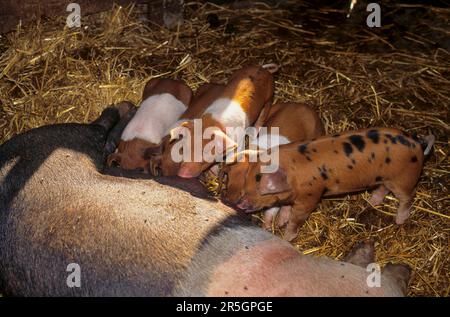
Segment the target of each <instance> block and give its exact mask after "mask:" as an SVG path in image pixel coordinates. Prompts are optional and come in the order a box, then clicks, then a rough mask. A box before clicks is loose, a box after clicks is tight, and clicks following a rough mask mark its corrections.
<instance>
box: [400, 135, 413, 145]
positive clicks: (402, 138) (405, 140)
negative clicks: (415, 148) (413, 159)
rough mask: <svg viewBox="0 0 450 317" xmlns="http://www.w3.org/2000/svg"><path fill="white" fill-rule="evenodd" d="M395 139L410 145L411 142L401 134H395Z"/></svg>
mask: <svg viewBox="0 0 450 317" xmlns="http://www.w3.org/2000/svg"><path fill="white" fill-rule="evenodd" d="M397 140H398V142H400V144H403V145H405V146H408V147H410V146H411V142H409V141H408V140H407V139H406V138H405V137H404V136H403V135H397Z"/></svg>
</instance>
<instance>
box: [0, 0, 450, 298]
mask: <svg viewBox="0 0 450 317" xmlns="http://www.w3.org/2000/svg"><path fill="white" fill-rule="evenodd" d="M329 2H330V3H332V1H329ZM333 2H334V1H333ZM400 2H401V1H400ZM312 3H314V2H308V1H294V2H292V3H291V2H290V1H286V2H284V4H283V5H282V6H277V7H270V6H269V5H267V4H264V3H255V4H252V5H250V4H249V3H247V2H239V4H238V5H237V6H236V5H234V6H233V5H224V6H219V5H216V4H204V3H198V2H189V3H188V4H187V7H186V16H185V24H184V25H183V26H182V27H181V28H180V29H179V30H178V31H172V32H169V31H167V30H165V29H163V28H161V27H159V26H157V25H156V24H154V23H152V22H149V21H145V19H144V18H143V16H142V14H140V13H139V8H136V7H134V8H133V7H128V8H115V9H113V10H111V11H108V12H104V13H101V14H96V15H93V16H91V17H86V18H85V17H82V28H81V29H80V28H78V29H77V28H74V29H67V28H64V24H65V18H60V19H57V20H40V21H35V22H33V23H31V24H30V25H27V26H24V27H20V28H18V29H17V30H16V31H15V32H11V33H9V34H6V35H2V36H1V37H0V54H1V55H0V56H1V57H0V142H3V141H5V140H7V139H9V138H11V137H12V136H14V135H15V134H17V133H20V132H23V131H26V130H28V129H31V128H34V127H38V126H41V125H44V124H50V123H57V122H72V121H76V122H88V121H90V120H92V119H93V118H95V117H96V116H97V115H98V114H99V112H100V111H101V110H102V109H103V108H104V107H106V106H107V105H109V104H112V103H116V102H119V101H121V100H125V99H126V100H131V101H133V102H138V101H139V97H140V94H141V91H142V88H143V85H144V83H145V82H146V81H147V80H148V79H149V78H151V77H154V76H170V77H179V78H183V79H184V80H185V81H186V82H187V83H188V84H189V85H190V86H191V87H192V88H194V89H195V88H196V87H198V86H199V85H200V84H201V83H204V82H209V81H223V80H225V79H226V78H227V76H229V75H230V74H231V72H232V71H233V70H235V69H237V68H239V67H240V66H241V65H245V64H249V63H256V64H262V63H271V62H275V63H277V64H279V65H280V66H281V68H280V70H279V72H278V74H277V75H276V99H277V100H286V101H287V100H291V101H300V102H305V103H308V104H310V105H311V106H313V107H314V108H315V109H316V110H317V111H319V113H320V115H321V118H322V119H323V122H324V124H325V126H326V130H327V133H335V132H340V131H344V130H348V129H355V128H364V127H374V126H390V127H397V128H401V129H404V130H406V131H408V132H410V133H417V134H418V135H425V134H428V133H429V132H431V133H433V134H434V135H435V136H436V137H437V142H436V145H435V148H434V151H433V153H432V154H431V156H430V157H429V159H428V161H427V163H426V165H425V168H424V171H423V176H422V178H421V179H420V182H419V185H418V190H417V195H416V198H415V201H414V207H413V211H412V216H411V218H410V220H409V222H408V223H407V224H405V225H403V226H402V227H398V226H396V225H395V224H394V219H393V215H394V213H395V210H396V204H397V201H396V199H395V198H394V197H393V196H389V197H388V199H387V200H386V203H385V204H384V205H382V206H379V207H376V208H372V207H369V204H368V202H367V201H366V199H368V197H369V194H368V193H362V194H356V195H349V196H346V197H339V198H334V199H325V200H323V201H322V203H321V204H320V207H319V208H318V210H317V211H316V212H315V213H313V215H312V216H311V218H310V219H309V220H308V222H307V224H306V225H305V226H304V227H303V228H302V229H301V232H300V234H299V237H298V239H297V241H295V242H294V246H295V247H296V248H297V249H298V250H300V251H301V252H303V253H306V254H313V255H326V256H329V257H332V258H335V259H341V258H343V256H344V255H345V254H346V253H347V252H348V251H349V250H350V248H351V247H352V246H353V245H354V244H355V243H356V242H357V241H360V240H364V239H368V238H373V239H375V241H376V256H377V261H378V262H379V263H380V264H382V265H384V264H386V263H387V262H401V263H406V264H408V265H409V266H411V268H412V269H413V273H412V279H411V283H410V286H409V295H410V296H449V295H450V261H449V258H450V208H449V206H450V195H449V173H450V169H449V167H450V163H449V157H448V154H449V138H448V137H449V134H450V126H449V104H450V53H449V49H450V36H449V35H450V29H449V26H448V20H449V18H450V9H448V8H442V7H430V6H423V5H406V4H401V3H399V2H397V3H395V2H393V1H392V2H390V1H388V2H387V4H383V7H382V10H383V11H382V19H383V20H382V27H381V28H380V29H376V28H375V29H371V28H368V27H367V26H366V24H365V20H366V16H367V12H366V11H365V5H364V3H363V2H362V1H360V2H359V5H358V6H357V8H356V10H355V12H354V13H353V14H352V16H351V18H349V19H347V18H346V17H345V15H346V13H347V12H346V8H344V7H343V5H340V4H339V5H336V4H335V5H332V6H326V5H324V6H323V7H321V8H317V7H314V6H313V5H312ZM383 3H385V2H383ZM208 185H209V186H211V187H214V186H215V183H214V180H210V181H209V183H208ZM254 218H255V220H256V221H258V219H257V218H258V215H254ZM275 233H276V234H278V235H280V234H281V233H280V232H278V231H277V230H275Z"/></svg>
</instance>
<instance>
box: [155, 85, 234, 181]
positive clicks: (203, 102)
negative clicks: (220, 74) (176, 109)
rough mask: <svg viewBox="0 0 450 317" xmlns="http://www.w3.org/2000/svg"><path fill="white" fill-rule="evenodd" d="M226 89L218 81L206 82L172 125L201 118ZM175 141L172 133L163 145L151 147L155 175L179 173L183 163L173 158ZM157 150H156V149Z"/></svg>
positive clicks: (175, 125) (176, 125) (165, 138)
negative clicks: (172, 139) (171, 137)
mask: <svg viewBox="0 0 450 317" xmlns="http://www.w3.org/2000/svg"><path fill="white" fill-rule="evenodd" d="M224 89H225V85H222V84H216V83H205V84H202V85H201V86H200V87H198V88H197V90H196V91H195V94H194V96H193V97H192V101H191V104H190V105H189V108H188V109H187V110H186V111H185V112H184V113H183V115H182V116H181V117H180V119H179V120H178V121H177V122H176V123H175V124H174V125H173V126H172V127H171V128H175V127H178V126H180V125H182V124H183V122H186V121H189V120H192V119H199V118H201V117H202V116H203V114H204V112H205V111H206V109H207V108H208V106H209V105H210V104H211V103H213V102H214V101H215V100H217V98H218V96H220V95H221V94H222V93H223V91H224ZM174 144H175V142H173V141H171V140H170V135H168V136H167V137H164V139H163V140H162V142H161V146H160V147H159V148H157V149H155V148H149V149H148V150H147V152H146V157H147V158H149V159H150V172H151V174H153V175H154V176H175V175H177V173H178V170H179V168H180V165H181V163H179V162H174V160H173V159H172V155H171V153H172V148H173V145H174ZM155 150H156V151H155Z"/></svg>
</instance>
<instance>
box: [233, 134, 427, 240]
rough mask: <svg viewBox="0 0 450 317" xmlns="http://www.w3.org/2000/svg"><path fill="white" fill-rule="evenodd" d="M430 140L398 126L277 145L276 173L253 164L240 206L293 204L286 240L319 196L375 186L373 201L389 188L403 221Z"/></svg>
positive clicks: (398, 220) (250, 208)
mask: <svg viewBox="0 0 450 317" xmlns="http://www.w3.org/2000/svg"><path fill="white" fill-rule="evenodd" d="M433 143H434V136H432V135H429V136H426V137H424V138H423V139H420V140H415V139H413V138H411V137H409V136H407V135H406V134H405V133H403V132H402V131H400V130H396V129H389V128H376V129H365V130H357V131H353V132H346V133H344V134H341V135H335V136H325V137H321V138H319V139H317V140H315V141H311V142H309V143H291V144H286V145H281V146H280V147H279V148H278V150H277V151H278V155H279V161H280V165H279V168H278V170H277V171H276V172H275V173H271V174H262V173H261V164H262V163H261V162H256V163H252V164H251V166H250V169H249V172H248V174H247V175H246V177H245V178H246V183H245V189H244V192H245V194H244V195H243V197H242V198H241V200H240V202H239V204H238V207H240V208H242V209H245V210H246V211H247V212H250V211H255V210H260V209H262V208H265V207H268V206H273V205H280V204H281V205H292V213H291V217H290V218H289V222H288V224H287V227H286V229H285V239H287V240H289V241H290V240H293V239H294V238H296V236H297V230H298V228H299V226H300V225H301V224H303V222H304V221H305V220H306V219H307V218H308V216H309V214H310V213H311V212H312V211H313V210H314V209H315V208H316V206H317V203H318V202H319V201H320V198H321V197H322V196H330V195H338V194H345V193H350V192H356V191H360V190H365V189H367V188H371V187H375V186H378V188H377V189H376V190H375V191H374V193H373V196H372V199H371V203H372V204H373V205H377V204H380V203H381V202H382V201H383V198H384V196H385V195H386V194H387V193H388V192H392V193H393V194H394V195H395V196H396V197H397V198H398V200H399V202H400V205H399V207H398V210H397V215H396V223H397V224H403V223H404V222H405V221H406V219H408V217H409V214H410V208H411V204H412V200H413V197H414V194H415V187H416V184H417V181H418V179H419V177H420V174H421V171H422V166H423V161H424V157H425V155H427V154H428V153H429V152H430V150H431V147H432V145H433ZM272 154H273V153H272Z"/></svg>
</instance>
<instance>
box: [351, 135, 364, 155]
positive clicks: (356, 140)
mask: <svg viewBox="0 0 450 317" xmlns="http://www.w3.org/2000/svg"><path fill="white" fill-rule="evenodd" d="M349 139H350V142H352V144H353V145H354V146H356V148H357V149H358V150H359V151H360V152H362V151H363V150H364V147H365V146H366V142H364V139H363V137H362V136H360V135H351V136H350V137H349Z"/></svg>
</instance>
